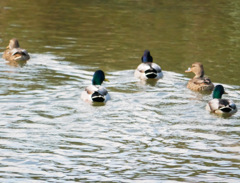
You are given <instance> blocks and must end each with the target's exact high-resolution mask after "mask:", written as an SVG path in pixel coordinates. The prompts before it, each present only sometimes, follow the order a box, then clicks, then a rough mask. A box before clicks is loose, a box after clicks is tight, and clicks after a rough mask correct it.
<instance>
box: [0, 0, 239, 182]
mask: <svg viewBox="0 0 240 183" xmlns="http://www.w3.org/2000/svg"><path fill="white" fill-rule="evenodd" d="M53 2H55V1H47V0H44V1H41V2H38V3H36V2H35V3H29V1H25V0H24V1H22V3H23V4H22V5H19V4H18V1H6V2H4V3H3V2H1V3H0V5H1V11H2V12H4V13H3V14H2V15H0V19H1V23H0V24H1V25H2V26H1V28H0V30H1V33H2V35H4V37H2V38H1V41H2V42H1V48H2V50H3V49H4V47H5V46H6V44H7V42H8V39H10V38H11V37H13V36H14V37H15V35H17V37H19V40H20V44H21V45H22V46H23V47H25V48H26V49H27V50H29V52H30V53H31V60H30V61H28V62H27V64H26V65H24V66H16V65H9V64H8V63H7V62H5V61H4V60H3V59H0V73H1V74H0V87H1V90H0V98H1V100H0V106H1V112H0V119H1V123H0V139H1V140H0V147H1V148H0V181H1V182H87V181H89V182H97V181H102V182H107V181H109V182H231V183H238V182H239V181H240V169H239V167H240V141H239V139H240V133H239V131H240V112H238V113H236V114H235V115H233V116H231V117H228V118H221V117H219V116H216V115H213V114H209V113H208V112H207V111H206V110H205V105H206V103H207V101H208V100H210V99H211V95H203V94H199V93H196V92H192V91H190V90H188V89H187V88H186V83H187V81H188V80H189V78H190V77H192V75H185V73H184V72H183V71H184V69H186V68H187V67H189V65H190V64H191V63H192V62H193V60H194V61H200V60H201V59H202V58H205V60H203V63H204V65H206V66H209V67H206V71H207V75H208V76H209V77H210V78H211V79H212V80H213V81H214V83H215V84H218V83H221V84H223V85H224V87H225V88H226V91H227V92H228V94H227V95H225V97H226V98H231V99H232V100H234V102H235V103H236V105H237V107H238V109H240V105H239V103H240V84H239V70H238V69H239V64H238V63H239V60H238V58H239V54H238V53H237V51H236V49H237V48H238V46H239V45H238V44H239V42H238V40H237V36H238V35H239V32H238V31H237V30H235V29H234V28H233V27H230V26H228V28H227V29H225V28H226V27H225V26H222V24H221V23H216V25H213V24H211V25H212V26H213V27H211V26H210V23H211V20H212V21H213V20H218V19H214V17H215V16H220V14H221V12H223V15H222V14H221V15H222V16H220V17H219V18H220V19H221V20H222V21H225V23H226V24H227V23H229V24H232V22H235V23H234V24H233V25H235V26H236V27H239V24H237V23H236V22H237V21H235V19H236V20H237V19H238V18H239V17H238V14H237V11H233V9H234V8H235V9H236V10H237V9H238V7H239V6H238V4H239V3H237V2H236V3H235V4H234V2H235V1H231V2H228V1H223V2H222V3H220V4H217V6H213V5H214V3H212V4H211V3H203V4H198V3H197V2H194V3H190V2H189V3H186V2H185V3H181V4H178V5H176V6H173V4H171V3H170V4H168V3H164V2H161V1H157V2H155V1H142V2H138V1H122V2H121V3H118V2H112V1H111V3H110V1H109V2H108V1H106V2H104V3H103V2H102V1H92V2H91V3H90V2H87V1H81V3H79V2H78V1H76V2H75V1H73V0H72V1H68V2H66V1H61V3H58V4H55V3H53ZM147 2H149V3H147ZM158 2H161V3H158ZM213 2H214V1H213ZM14 3H15V4H14ZM146 3H147V4H146ZM23 5H25V6H23ZM145 5H147V6H145ZM212 6H213V7H214V8H213V9H211V7H212ZM26 7H27V8H28V10H27V11H26V12H24V11H22V10H23V9H24V8H26ZM36 7H37V8H36ZM44 7H45V8H44ZM53 7H54V8H53ZM196 7H198V9H197V10H196V11H194V8H196ZM225 7H226V8H229V7H232V8H233V7H234V8H233V9H230V10H231V12H227V11H226V9H225ZM34 10H35V13H33V16H32V17H31V16H29V14H30V12H34ZM70 10H71V11H70ZM131 10H132V11H133V12H132V14H129V13H131ZM173 10H175V11H173ZM208 11H209V12H210V13H209V14H210V15H209V14H207V13H206V12H208ZM7 12H9V14H8V13H7ZM16 12H21V14H20V15H19V16H20V17H22V18H23V19H24V18H25V19H24V20H26V21H23V20H22V19H21V18H20V20H21V21H17V20H14V19H13V17H14V16H13V14H14V13H16ZM71 12H72V14H71ZM171 12H172V14H171ZM180 12H182V13H183V14H181V16H180V17H178V16H177V15H179V14H180ZM226 12H227V13H226ZM51 13H52V14H51ZM81 13H82V14H81ZM136 13H137V15H138V16H134V15H136ZM144 13H145V15H146V16H145V17H144V20H143V19H142V15H143V14H144ZM224 13H225V14H224ZM50 14H51V16H52V19H48V18H49V17H51V16H50ZM80 15H84V16H83V17H81V16H80ZM190 15H192V16H193V18H194V17H195V18H199V19H198V20H199V21H200V22H195V24H190V25H188V26H186V25H185V24H184V23H183V22H182V21H183V20H182V18H183V17H184V16H186V20H188V21H190V22H192V21H193V20H192V19H189V17H190ZM227 15H228V16H227ZM230 15H231V16H230ZM38 16H40V17H42V18H39V19H37V20H38V21H36V22H35V23H33V22H34V18H37V17H38ZM78 16H80V17H78ZM139 16H141V17H139ZM203 16H205V18H203V20H206V21H210V22H206V25H205V24H204V22H202V23H201V21H202V18H201V17H203ZM208 16H209V17H208ZM27 17H29V20H28V19H26V18H27ZM46 17H47V18H46ZM64 17H67V20H65V19H64ZM69 17H71V18H72V19H70V18H69ZM133 17H134V18H133ZM233 17H234V18H233ZM126 18H127V19H126ZM128 18H130V20H129V19H128ZM210 18H212V19H210ZM3 20H10V21H9V22H8V23H6V21H5V22H4V21H3ZM68 20H69V21H68ZM77 20H78V21H79V24H80V25H77V24H76V23H77V22H78V21H77ZM98 20H99V21H98ZM100 20H101V21H100ZM133 20H136V22H135V23H136V24H134V21H133ZM194 20H196V19H194ZM179 21H180V22H182V24H181V23H179ZM29 22H30V24H29ZM104 22H105V23H104ZM106 22H107V23H106ZM116 22H117V23H116ZM142 22H145V23H146V26H147V28H150V27H154V29H155V30H150V34H151V36H149V37H147V38H146V35H148V33H147V30H146V29H145V28H143V30H142V29H140V28H141V26H139V24H138V23H142ZM156 22H160V24H161V25H163V24H164V25H166V26H167V27H165V28H164V30H163V29H161V28H159V27H158V25H159V24H156ZM213 22H215V21H213ZM118 23H122V24H121V25H122V26H119V27H118ZM192 23H193V22H192ZM102 24H103V25H102ZM200 24H204V25H202V27H203V28H206V27H207V28H206V29H204V31H203V32H201V31H200V32H198V31H199V29H200V28H201V26H199V27H198V26H197V27H198V29H197V28H196V31H197V32H196V35H195V34H194V32H192V31H190V30H189V29H190V28H191V26H193V25H200ZM229 24H228V25H229ZM30 25H32V26H33V29H30V27H29V26H30ZM44 25H48V26H47V27H46V26H44ZM94 25H95V27H96V29H95V32H94V31H93V32H92V34H91V31H89V28H90V27H93V26H94ZM106 25H107V26H106ZM123 25H124V26H123ZM141 25H142V24H141ZM173 25H176V27H175V26H173ZM181 25H182V26H181ZM18 26H20V27H22V29H16V27H18ZM25 26H26V27H25ZM205 26H206V27H205ZM208 26H210V27H208ZM76 27H77V28H76ZM160 27H161V26H160ZM74 28H76V29H77V30H79V32H80V33H81V34H80V33H79V32H77V30H76V31H73V30H74ZM116 28H119V29H116ZM159 29H160V30H161V34H163V35H160V36H159V34H158V31H159ZM165 29H166V30H169V31H165ZM175 29H176V30H175ZM217 29H219V31H218V33H219V32H221V34H222V32H225V33H226V32H228V31H229V34H227V37H228V38H229V40H231V41H232V42H231V43H232V45H231V47H228V46H229V44H230V42H227V43H224V44H223V45H222V41H223V40H222V39H226V37H223V38H222V37H221V36H219V37H218V35H216V34H215V33H214V32H212V33H211V31H214V30H217ZM232 29H233V30H235V32H234V31H230V30H232ZM17 30H18V31H17ZM140 30H141V31H140ZM226 30H227V31H226ZM48 31H49V34H48V33H47V32H48ZM54 31H55V32H54ZM178 31H180V32H181V31H182V33H184V34H183V37H184V36H185V38H186V39H187V40H188V42H189V43H190V47H191V45H192V46H196V45H198V46H199V47H195V49H193V50H192V51H191V50H189V47H188V48H183V47H184V45H181V43H183V42H185V41H186V40H185V41H184V39H185V38H184V39H181V40H179V37H178V35H176V32H178ZM140 32H141V33H140ZM164 33H165V34H164ZM207 33H209V35H208V34H207ZM135 34H139V35H144V36H143V37H139V39H140V40H141V41H146V40H148V42H147V41H146V45H141V44H140V43H139V42H138V40H135V38H133V37H131V35H135ZM198 34H201V35H198ZM90 35H91V36H92V37H91V36H90ZM123 35H125V36H126V37H124V38H123V37H122V36H123ZM164 35H165V36H167V37H165V36H164ZM171 35H176V37H175V38H172V37H171ZM189 35H190V37H191V36H192V38H193V39H192V41H189V38H190V37H188V36H189ZM207 35H208V36H210V35H215V36H216V37H210V38H212V39H213V40H214V41H213V40H212V41H210V42H205V41H206V40H202V39H200V38H204V36H207ZM41 36H42V37H41ZM118 36H119V37H118ZM152 36H153V37H156V38H158V39H160V41H161V43H162V44H163V45H164V46H166V47H165V48H163V47H161V46H159V45H160V42H158V41H157V40H158V39H153V37H152ZM186 36H187V37H186ZM201 36H202V37H201ZM137 37H138V35H136V38H137ZM197 37H198V38H197ZM130 38H131V39H130ZM210 38H206V39H210ZM193 40H194V41H193ZM207 43H208V44H209V45H207ZM225 44H227V45H228V46H227V45H225ZM170 45H171V47H170ZM145 46H147V47H148V48H149V49H150V50H153V52H152V55H153V57H154V59H155V58H156V59H155V61H156V62H157V63H158V64H160V65H161V66H162V68H163V70H164V71H163V74H164V78H163V79H161V80H159V81H158V82H157V83H147V84H145V83H141V82H139V81H138V80H137V79H135V78H134V77H133V74H134V69H135V68H136V66H137V65H138V64H139V62H140V57H141V54H142V52H143V50H144V49H145V48H146V47H145ZM185 46H186V45H185ZM204 46H208V48H214V49H213V50H212V51H206V50H205V47H204ZM221 49H222V50H223V52H224V53H225V54H227V56H226V55H225V54H224V53H222V55H221V54H220V55H218V54H219V53H220V52H221V51H220V50H221ZM204 50H205V51H206V52H205V51H204ZM164 51H166V52H164ZM161 53H163V54H161ZM179 53H182V54H179ZM191 53H192V54H191ZM202 54H203V55H202ZM223 55H224V57H223ZM161 56H162V57H161ZM157 58H161V59H157ZM184 58H185V59H184ZM193 58H194V59H193ZM213 58H215V59H216V60H214V61H213V60H212V59H213ZM221 58H222V59H221ZM225 58H228V59H229V60H228V63H226V62H225V60H224V59H225ZM163 60H164V61H163ZM230 61H231V62H230ZM99 68H102V69H103V70H104V71H105V72H106V77H107V78H108V79H109V80H110V82H105V83H104V86H105V87H106V88H107V89H108V90H109V93H110V95H111V100H110V101H108V102H107V103H106V104H104V105H90V104H88V103H85V102H83V101H82V100H81V99H80V95H81V92H82V91H83V90H84V88H85V87H86V86H87V85H89V84H91V79H92V75H93V72H94V71H95V70H97V69H99ZM216 68H218V69H216ZM223 68H224V69H225V71H227V72H226V73H224V71H223V70H224V69H223ZM216 70H217V71H216ZM217 73H219V75H220V76H221V77H219V75H218V74H217ZM223 73H224V74H223ZM221 78H222V79H221Z"/></svg>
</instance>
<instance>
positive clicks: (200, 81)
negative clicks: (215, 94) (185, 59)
mask: <svg viewBox="0 0 240 183" xmlns="http://www.w3.org/2000/svg"><path fill="white" fill-rule="evenodd" d="M185 72H193V73H194V74H195V76H194V77H193V78H192V79H191V80H189V81H188V84H187V88H189V89H191V90H193V91H199V92H212V90H213V88H214V84H213V83H212V81H211V80H210V79H209V78H208V77H205V76H204V69H203V65H202V64H201V63H200V62H195V63H193V64H192V67H191V68H190V67H189V68H188V70H186V71H185Z"/></svg>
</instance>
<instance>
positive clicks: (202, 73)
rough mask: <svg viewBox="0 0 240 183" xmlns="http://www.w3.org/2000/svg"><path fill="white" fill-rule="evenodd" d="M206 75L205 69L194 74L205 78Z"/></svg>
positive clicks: (196, 76)
mask: <svg viewBox="0 0 240 183" xmlns="http://www.w3.org/2000/svg"><path fill="white" fill-rule="evenodd" d="M203 77H204V70H203V69H201V70H199V71H198V72H195V76H194V78H196V79H197V78H203Z"/></svg>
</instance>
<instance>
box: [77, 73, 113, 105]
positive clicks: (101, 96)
mask: <svg viewBox="0 0 240 183" xmlns="http://www.w3.org/2000/svg"><path fill="white" fill-rule="evenodd" d="M103 81H108V80H107V79H105V74H104V72H103V71H102V70H97V71H96V72H95V73H94V75H93V79H92V85H90V86H88V87H86V89H85V91H83V92H82V94H81V98H82V99H83V100H84V101H86V102H106V101H107V100H109V99H110V95H109V94H108V91H107V89H106V88H105V87H103V86H101V84H102V82H103Z"/></svg>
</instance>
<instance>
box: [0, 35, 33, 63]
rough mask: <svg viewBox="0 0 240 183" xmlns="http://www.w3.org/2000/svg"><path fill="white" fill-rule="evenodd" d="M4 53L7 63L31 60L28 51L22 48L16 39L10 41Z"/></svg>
mask: <svg viewBox="0 0 240 183" xmlns="http://www.w3.org/2000/svg"><path fill="white" fill-rule="evenodd" d="M6 48H7V49H6V50H5V51H4V53H3V56H2V57H3V59H5V60H7V61H10V62H11V61H13V62H16V61H27V60H29V59H30V56H29V54H28V52H27V50H25V49H22V48H20V45H19V42H18V40H17V39H16V38H13V39H11V40H10V41H9V45H8V46H7V47H6Z"/></svg>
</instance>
